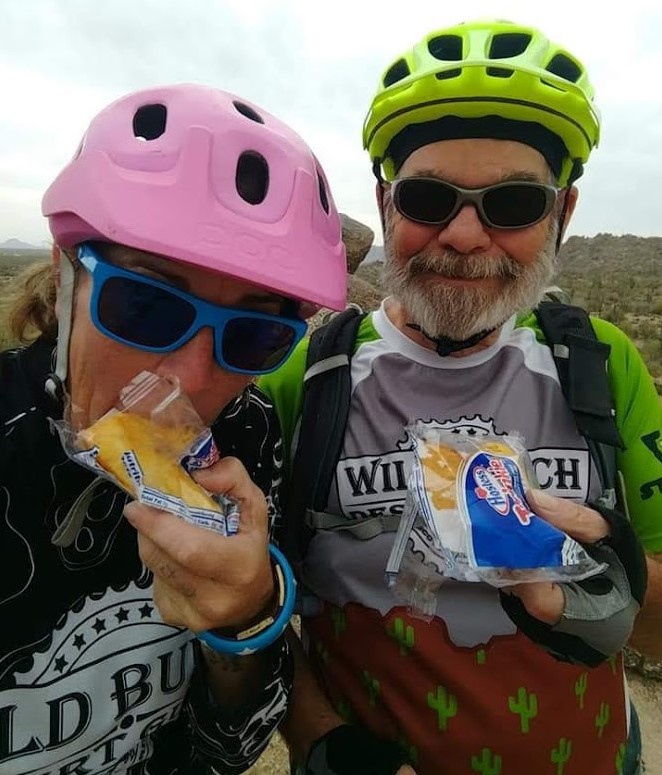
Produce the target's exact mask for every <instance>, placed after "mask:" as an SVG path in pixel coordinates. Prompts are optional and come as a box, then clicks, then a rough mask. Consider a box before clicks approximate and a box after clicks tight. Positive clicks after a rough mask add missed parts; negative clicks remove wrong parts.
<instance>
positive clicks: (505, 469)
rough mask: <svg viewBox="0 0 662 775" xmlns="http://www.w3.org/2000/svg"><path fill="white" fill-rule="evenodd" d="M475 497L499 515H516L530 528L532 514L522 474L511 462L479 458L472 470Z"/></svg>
mask: <svg viewBox="0 0 662 775" xmlns="http://www.w3.org/2000/svg"><path fill="white" fill-rule="evenodd" d="M469 470H470V476H472V477H473V480H474V483H475V485H476V486H475V487H474V493H475V495H476V497H477V498H478V499H479V500H481V501H485V502H486V503H487V504H488V505H489V506H490V507H491V508H492V509H493V510H494V511H496V513H497V514H499V515H500V516H502V517H506V516H508V515H509V514H511V513H512V514H513V515H514V516H515V517H516V518H517V520H518V522H519V523H520V524H521V525H525V526H526V525H529V524H530V523H531V517H533V516H534V514H533V512H532V511H531V510H530V509H529V507H528V506H527V504H526V501H525V500H524V493H523V491H522V485H521V480H520V475H519V471H518V469H517V465H516V464H515V463H514V461H512V460H510V459H508V458H500V457H492V456H491V455H486V454H484V453H480V454H478V455H477V456H476V457H475V458H474V460H473V461H472V462H471V464H470V466H469Z"/></svg>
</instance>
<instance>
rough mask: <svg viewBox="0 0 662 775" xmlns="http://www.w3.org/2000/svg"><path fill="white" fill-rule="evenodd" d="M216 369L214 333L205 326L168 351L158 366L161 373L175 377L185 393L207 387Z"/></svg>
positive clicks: (196, 391)
mask: <svg viewBox="0 0 662 775" xmlns="http://www.w3.org/2000/svg"><path fill="white" fill-rule="evenodd" d="M217 369H218V364H217V363H216V359H215V356H214V333H213V331H212V329H211V328H207V327H205V328H201V329H200V331H198V332H197V334H195V336H193V337H191V339H189V340H188V342H186V343H185V344H183V345H182V346H181V347H178V348H177V349H176V350H173V351H172V352H171V353H168V354H167V355H166V356H165V358H163V360H162V361H161V364H160V366H159V372H160V373H161V374H167V375H168V376H174V377H177V379H178V380H179V384H180V386H181V389H182V391H183V392H184V393H186V394H187V395H194V394H195V393H198V392H200V391H202V390H204V389H205V388H208V387H209V385H210V384H211V382H212V380H213V378H214V373H215V371H217Z"/></svg>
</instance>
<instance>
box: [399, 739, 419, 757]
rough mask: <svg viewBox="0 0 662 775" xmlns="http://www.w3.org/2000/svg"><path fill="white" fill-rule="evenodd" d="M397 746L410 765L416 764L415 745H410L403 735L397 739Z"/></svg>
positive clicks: (416, 751) (416, 752) (416, 749)
mask: <svg viewBox="0 0 662 775" xmlns="http://www.w3.org/2000/svg"><path fill="white" fill-rule="evenodd" d="M398 745H399V746H400V748H402V750H403V752H404V754H405V756H406V757H407V760H408V761H409V762H411V764H418V748H416V746H415V745H411V744H410V742H409V740H407V738H406V737H405V735H404V733H403V734H401V735H400V737H399V738H398Z"/></svg>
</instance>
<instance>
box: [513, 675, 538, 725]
mask: <svg viewBox="0 0 662 775" xmlns="http://www.w3.org/2000/svg"><path fill="white" fill-rule="evenodd" d="M508 707H509V708H510V712H511V713H515V714H516V715H517V716H519V717H520V728H521V730H522V732H523V733H524V734H526V733H527V732H528V731H529V721H530V720H531V719H532V718H535V717H536V716H537V715H538V697H537V696H536V694H534V693H533V692H531V694H529V693H528V692H527V691H526V689H525V688H524V687H523V686H520V687H519V689H518V690H517V700H515V697H508Z"/></svg>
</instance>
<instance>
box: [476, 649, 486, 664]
mask: <svg viewBox="0 0 662 775" xmlns="http://www.w3.org/2000/svg"><path fill="white" fill-rule="evenodd" d="M486 661H487V652H486V651H485V649H478V651H477V652H476V664H477V665H484V664H485V662H486Z"/></svg>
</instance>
